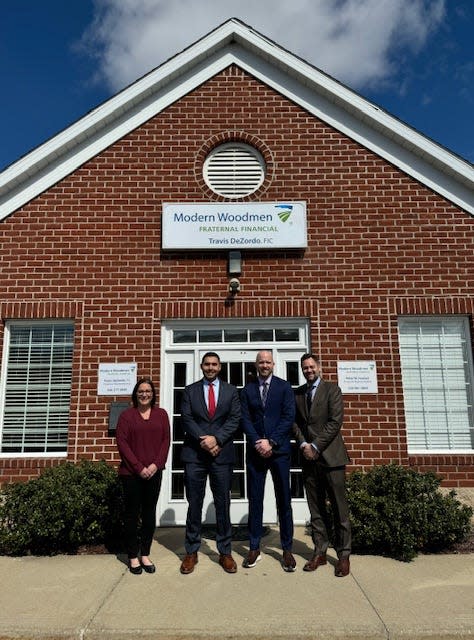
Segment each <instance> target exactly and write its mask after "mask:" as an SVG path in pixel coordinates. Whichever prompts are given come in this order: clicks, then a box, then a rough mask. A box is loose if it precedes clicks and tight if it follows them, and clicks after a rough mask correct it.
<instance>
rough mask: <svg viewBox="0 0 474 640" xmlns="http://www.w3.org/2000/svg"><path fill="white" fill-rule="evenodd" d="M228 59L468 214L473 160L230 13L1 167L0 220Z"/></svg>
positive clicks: (473, 206)
mask: <svg viewBox="0 0 474 640" xmlns="http://www.w3.org/2000/svg"><path fill="white" fill-rule="evenodd" d="M231 64H236V65H237V66H239V67H240V68H241V69H243V70H245V71H247V72H248V73H250V74H251V75H253V76H254V77H256V78H257V79H259V80H261V81H262V82H264V83H265V84H267V85H269V86H270V87H272V88H273V89H275V90H276V91H277V92H279V93H280V94H282V95H284V96H286V97H287V98H289V99H290V100H292V101H293V102H295V103H296V104H298V105H300V106H301V107H303V108H304V109H306V110H307V111H308V112H310V113H312V114H314V115H315V116H317V117H318V118H321V120H323V121H325V122H326V123H328V124H330V125H331V126H333V127H334V128H335V129H337V130H339V131H341V132H342V133H345V134H346V135H348V136H349V137H350V138H352V139H353V140H355V141H357V142H359V143H360V144H362V145H363V146H365V147H367V148H368V149H370V150H372V151H374V152H375V153H376V154H377V155H379V156H380V157H382V158H384V159H386V160H388V161H389V162H391V163H392V164H393V165H395V166H397V167H399V168H400V169H401V170H402V171H404V172H405V173H407V174H408V175H410V176H412V177H413V178H415V179H416V180H418V181H420V182H421V183H423V184H425V185H426V186H428V187H429V188H430V189H432V190H433V191H435V192H436V193H439V194H440V195H442V196H444V197H446V198H447V199H448V200H450V201H451V202H453V203H455V204H457V205H459V206H460V207H462V208H463V209H465V210H466V211H468V212H469V213H471V214H474V166H473V165H472V164H470V163H469V162H467V161H465V160H463V159H462V158H460V157H459V156H457V155H456V154H454V153H452V152H450V151H448V150H447V149H445V148H444V147H442V146H441V145H439V144H437V143H435V142H433V141H432V140H430V139H429V138H427V137H425V136H423V135H421V134H420V133H418V132H417V131H415V130H414V129H412V128H411V127H409V126H407V125H406V124H404V123H403V122H401V121H400V120H398V119H396V118H394V117H393V116H391V115H389V114H388V113H387V112H385V111H384V110H383V109H380V108H379V107H377V106H376V105H375V104H373V103H371V102H369V101H367V100H365V99H364V98H362V97H361V96H360V95H358V94H357V93H355V92H354V91H352V90H351V89H348V88H347V87H346V86H344V85H343V84H341V83H339V82H337V81H336V80H334V79H333V78H331V77H330V76H328V75H327V74H325V73H323V72H322V71H320V70H319V69H317V68H315V67H313V66H312V65H310V64H308V63H307V62H305V61H304V60H302V59H301V58H299V57H297V56H295V55H294V54H292V53H290V52H289V51H286V50H285V49H283V48H282V47H280V46H278V45H277V44H276V43H274V42H273V41H271V40H269V39H268V38H266V37H265V36H263V35H261V34H260V33H258V32H256V31H255V30H254V29H252V28H251V27H249V26H247V25H245V24H244V23H242V22H241V21H240V20H236V19H235V18H232V19H230V20H228V21H227V22H225V23H224V24H222V25H221V26H219V27H217V28H216V29H215V30H214V31H211V32H210V33H209V34H208V35H206V36H205V37H203V38H202V39H200V40H198V41H197V42H196V43H194V44H193V45H191V46H190V47H188V48H187V49H185V50H184V51H182V52H181V53H179V54H177V55H176V56H174V57H173V58H170V59H169V60H168V61H166V62H165V63H164V64H162V65H161V66H159V67H157V68H156V69H154V70H153V71H151V72H150V73H148V74H147V75H145V76H144V77H143V78H141V79H140V80H137V81H136V82H135V83H133V84H132V85H130V86H129V87H127V88H126V89H124V90H123V91H121V92H120V93H118V94H117V95H115V96H114V97H113V98H111V99H110V100H107V101H106V102H105V103H103V104H101V105H100V106H98V107H97V108H96V109H93V110H92V111H90V112H89V113H87V114H86V115H85V116H84V117H83V118H81V119H80V120H78V121H77V122H75V123H74V124H73V125H71V126H70V127H68V128H66V129H65V130H64V131H62V132H60V133H59V134H58V135H56V136H54V137H53V138H51V139H50V140H48V141H46V142H45V143H44V144H42V145H40V146H39V147H37V148H36V149H34V150H33V151H31V152H30V153H28V154H27V155H25V156H24V157H22V158H20V159H19V160H18V161H17V162H15V163H13V164H12V165H10V166H9V167H7V169H5V170H4V171H3V172H2V173H1V174H0V220H1V219H3V218H5V217H6V216H8V215H9V214H11V213H12V212H13V211H15V210H16V209H17V208H18V207H20V206H22V205H24V204H25V203H27V202H29V201H30V200H31V199H32V198H34V197H35V196H37V195H39V194H40V193H42V192H43V191H45V190H46V189H48V188H49V187H51V186H52V185H53V184H55V183H56V182H58V181H59V180H61V179H62V178H64V177H65V176H67V175H68V174H70V173H71V172H72V171H74V170H75V169H77V168H78V167H79V166H81V165H82V164H83V163H84V162H86V161H87V160H89V159H91V158H92V157H94V156H95V155H97V154H98V153H100V152H101V151H103V150H104V149H106V148H107V147H108V146H110V145H111V144H113V143H114V142H116V141H117V140H119V139H120V138H122V137H123V136H125V135H126V134H128V133H129V132H130V131H132V130H133V129H135V128H137V127H138V126H140V125H141V124H143V123H144V122H146V121H147V120H149V119H150V118H151V117H153V116H154V115H156V114H157V113H159V112H160V111H162V110H163V109H165V108H166V107H168V106H169V105H170V104H172V103H173V102H175V101H176V100H179V98H181V97H183V96H185V95H186V94H187V93H189V92H190V91H192V90H193V89H195V88H196V87H197V86H199V85H200V84H202V83H203V82H205V81H206V80H208V79H210V78H211V77H213V76H214V75H215V74H216V73H219V72H220V71H222V70H223V69H225V68H227V67H228V66H229V65H231Z"/></svg>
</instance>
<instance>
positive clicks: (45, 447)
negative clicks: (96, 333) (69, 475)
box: [0, 321, 74, 455]
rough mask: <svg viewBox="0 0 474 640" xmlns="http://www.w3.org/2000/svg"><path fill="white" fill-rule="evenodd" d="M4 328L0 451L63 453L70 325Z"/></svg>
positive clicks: (12, 325)
mask: <svg viewBox="0 0 474 640" xmlns="http://www.w3.org/2000/svg"><path fill="white" fill-rule="evenodd" d="M5 329H6V331H5V346H4V367H3V371H2V387H1V393H2V397H1V416H0V417H1V423H0V428H1V453H2V454H7V455H17V454H30V455H31V454H32V453H34V454H50V455H51V454H52V455H54V454H57V455H59V454H65V453H66V450H67V437H68V423H69V409H70V401H71V370H72V352H73V339H74V325H73V323H72V322H69V321H68V322H64V321H58V322H51V321H48V322H43V321H36V322H14V321H10V322H8V323H7V325H6V328H5Z"/></svg>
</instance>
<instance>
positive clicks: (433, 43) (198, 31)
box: [0, 0, 474, 170]
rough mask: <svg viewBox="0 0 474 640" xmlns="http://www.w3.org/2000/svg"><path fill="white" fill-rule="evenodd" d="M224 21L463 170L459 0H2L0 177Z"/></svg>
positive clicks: (466, 92) (470, 48)
mask: <svg viewBox="0 0 474 640" xmlns="http://www.w3.org/2000/svg"><path fill="white" fill-rule="evenodd" d="M230 17H237V18H240V19H241V20H243V21H244V22H245V23H247V24H249V25H250V26H252V27H253V28H255V29H256V30H257V31H259V32H261V33H262V34H263V35H265V36H268V37H269V38H271V39H272V40H275V41H276V42H277V43H278V44H281V45H282V46H283V47H285V48H287V49H289V50H290V51H292V52H293V53H296V54H297V55H300V56H301V57H303V58H304V59H305V60H307V61H308V62H310V63H311V64H313V65H315V66H316V67H318V68H320V69H322V70H323V71H325V72H326V73H329V74H330V75H332V76H333V77H334V78H336V79H337V80H339V81H341V82H343V83H344V84H346V85H347V86H349V87H350V88H351V89H353V90H355V91H357V92H358V93H360V94H361V95H362V96H364V97H365V98H367V99H368V100H371V101H373V102H375V103H376V104H378V105H379V106H380V107H382V108H383V109H385V110H386V111H388V112H389V113H391V114H392V115H393V116H395V117H397V118H398V119H400V120H402V121H403V122H405V123H406V124H408V125H410V126H412V127H413V128H415V129H417V130H418V131H419V132H421V133H422V134H424V135H426V136H428V137H429V138H431V139H433V140H434V141H435V142H437V143H439V144H441V145H443V146H445V147H447V148H448V149H449V150H451V151H452V152H454V153H456V154H458V155H459V156H461V157H463V158H464V159H466V160H468V161H469V162H474V124H473V123H474V117H473V114H474V45H473V40H474V38H473V35H472V34H473V33H474V3H473V2H472V1H471V0H464V1H459V2H457V1H455V0H431V1H430V0H292V3H291V6H288V5H287V3H284V4H283V3H280V0H260V2H258V3H257V2H255V0H239V2H238V3H237V2H235V0H220V1H219V2H216V0H174V1H173V2H172V3H170V2H169V0H166V1H165V0H68V1H67V2H66V1H65V0H41V1H39V0H2V2H1V4H0V78H1V86H2V100H1V101H0V116H1V117H0V127H1V136H0V170H2V169H3V168H5V167H6V166H8V165H9V164H11V163H12V162H15V161H16V160H18V159H19V158H20V157H21V156H23V155H25V154H26V153H28V152H29V151H31V150H32V149H33V148H35V147H36V146H38V145H40V144H41V143H43V142H45V141H46V140H48V139H49V138H50V137H52V136H54V135H55V134H57V133H59V132H60V131H61V130H63V129H64V128H66V127H67V126H69V125H70V124H72V123H73V122H75V121H76V120H78V119H79V118H80V117H82V116H83V115H85V114H86V113H87V112H88V111H90V110H91V109H93V108H95V107H96V106H98V105H99V104H101V103H102V102H104V101H105V100H107V99H108V98H109V97H111V96H112V95H114V94H115V93H117V92H118V91H119V90H120V89H122V88H123V87H125V86H127V85H128V84H129V83H131V82H133V81H134V80H136V79H137V78H139V77H141V76H142V75H143V74H145V73H146V72H148V71H150V70H151V69H153V68H154V67H156V66H158V65H159V64H161V63H162V62H164V60H166V59H167V58H169V57H170V56H172V55H174V54H175V53H178V52H179V51H181V50H182V49H183V48H184V47H186V46H188V45H189V44H192V43H193V42H195V41H196V40H198V39H199V38H201V37H202V36H203V35H205V34H206V33H208V32H209V31H211V30H212V29H213V28H215V27H216V26H217V25H219V24H221V23H222V22H224V21H225V20H226V19H228V18H230Z"/></svg>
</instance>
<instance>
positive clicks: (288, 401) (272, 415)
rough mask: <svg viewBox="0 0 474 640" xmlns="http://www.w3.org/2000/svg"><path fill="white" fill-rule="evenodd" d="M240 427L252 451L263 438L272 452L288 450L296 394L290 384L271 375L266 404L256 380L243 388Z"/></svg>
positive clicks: (279, 452)
mask: <svg viewBox="0 0 474 640" xmlns="http://www.w3.org/2000/svg"><path fill="white" fill-rule="evenodd" d="M240 401H241V405H242V420H241V425H242V429H243V431H244V432H245V434H246V435H247V438H248V441H249V444H250V447H251V449H250V450H252V451H254V450H255V443H256V441H257V440H260V439H262V438H266V439H268V440H271V441H272V443H273V453H274V455H278V454H281V453H289V452H290V449H291V444H290V438H291V433H292V428H293V422H294V420H295V396H294V393H293V389H292V388H291V385H290V384H289V382H287V381H286V380H282V378H277V376H272V379H271V382H270V386H269V387H268V394H267V401H266V403H265V407H263V405H262V399H261V396H260V389H259V385H258V380H255V381H252V382H249V383H248V384H246V385H245V387H244V388H243V389H242V393H241V396H240Z"/></svg>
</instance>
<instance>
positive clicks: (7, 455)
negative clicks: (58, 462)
mask: <svg viewBox="0 0 474 640" xmlns="http://www.w3.org/2000/svg"><path fill="white" fill-rule="evenodd" d="M33 322H34V323H35V324H38V325H39V324H44V325H50V324H55V325H59V324H68V325H69V324H71V323H72V321H71V320H70V319H67V320H66V319H65V320H61V319H49V320H37V319H34V318H33V319H29V320H8V321H7V322H6V323H5V330H4V337H3V351H2V367H1V371H0V448H1V443H2V438H3V420H4V411H5V396H6V381H7V369H8V354H9V350H10V327H11V326H12V324H14V325H15V326H19V325H25V326H29V325H31V324H32V323H33ZM67 447H68V445H67V444H66V449H65V450H64V451H51V452H41V451H31V452H26V453H23V452H15V451H12V452H2V451H0V459H31V458H33V459H38V458H61V459H65V458H67Z"/></svg>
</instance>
